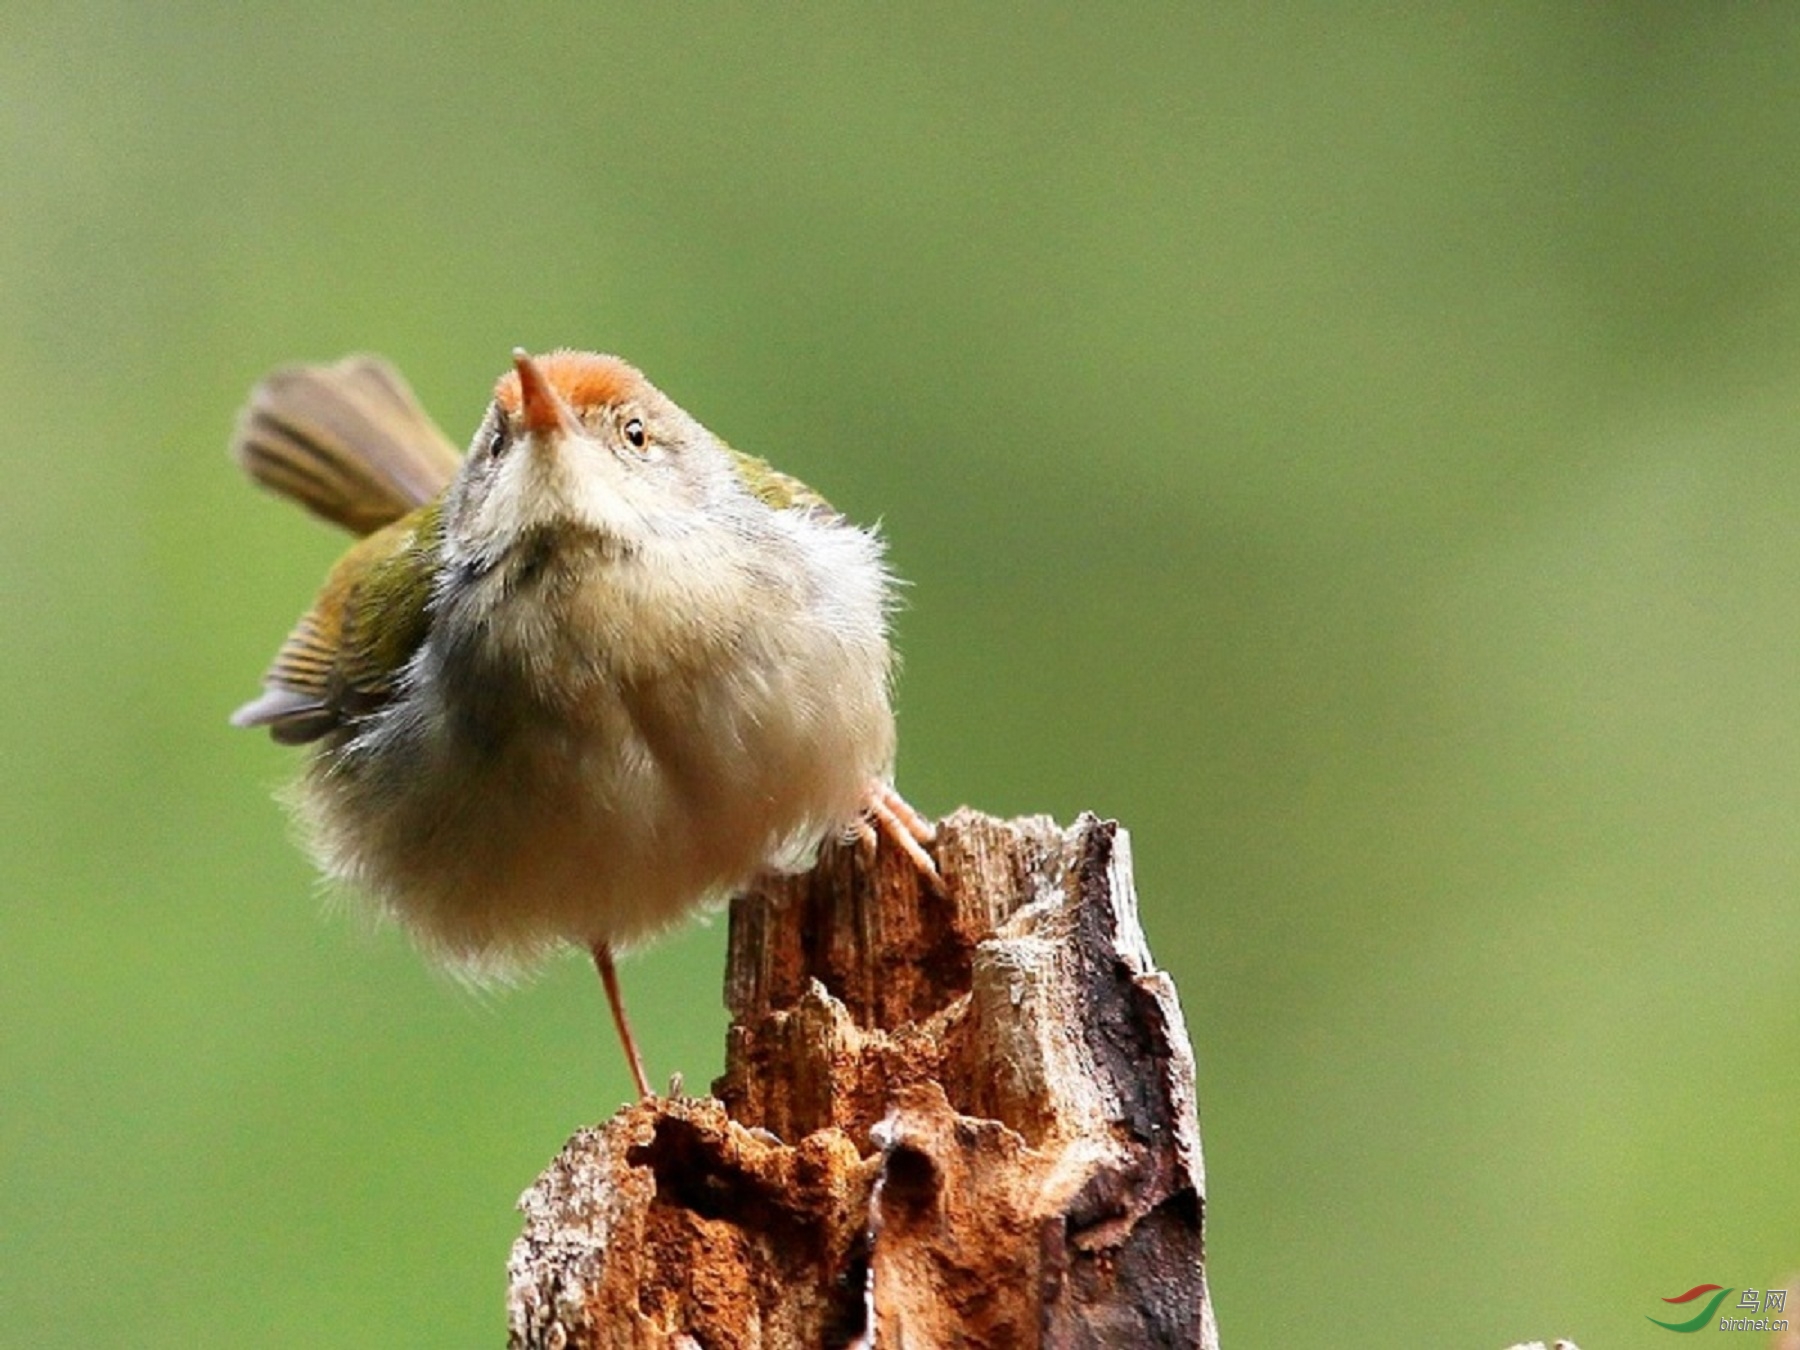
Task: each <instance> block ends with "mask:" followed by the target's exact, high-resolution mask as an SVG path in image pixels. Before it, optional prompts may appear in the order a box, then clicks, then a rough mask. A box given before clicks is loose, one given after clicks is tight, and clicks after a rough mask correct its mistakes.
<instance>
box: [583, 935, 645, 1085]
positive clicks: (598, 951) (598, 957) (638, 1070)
mask: <svg viewBox="0 0 1800 1350" xmlns="http://www.w3.org/2000/svg"><path fill="white" fill-rule="evenodd" d="M593 953H594V968H595V969H596V970H598V971H599V972H600V983H601V984H603V985H605V986H606V1001H607V1003H608V1005H610V1006H611V1008H612V1015H613V1025H614V1026H615V1027H617V1028H618V1029H619V1044H620V1045H622V1046H624V1047H625V1058H626V1060H627V1062H629V1063H630V1065H631V1079H632V1081H633V1082H634V1083H636V1084H637V1090H638V1096H640V1097H643V1098H646V1099H647V1098H650V1097H654V1096H655V1095H656V1094H655V1093H654V1092H652V1091H650V1080H649V1079H648V1078H646V1077H645V1076H644V1058H643V1056H642V1055H640V1054H638V1048H637V1037H635V1036H633V1035H632V1034H631V1022H630V1020H629V1019H628V1018H627V1017H626V1016H625V1000H624V998H623V997H622V996H621V995H620V993H619V972H618V971H616V970H614V969H613V957H612V948H611V947H608V946H607V945H606V944H605V943H604V942H596V943H595V944H594V946H593Z"/></svg>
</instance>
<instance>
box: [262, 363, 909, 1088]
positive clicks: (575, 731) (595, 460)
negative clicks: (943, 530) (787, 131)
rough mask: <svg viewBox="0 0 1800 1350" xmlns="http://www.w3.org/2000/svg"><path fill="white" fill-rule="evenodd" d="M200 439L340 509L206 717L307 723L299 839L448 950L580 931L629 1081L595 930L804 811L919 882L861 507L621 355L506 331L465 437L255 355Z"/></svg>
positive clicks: (383, 390)
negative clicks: (264, 664)
mask: <svg viewBox="0 0 1800 1350" xmlns="http://www.w3.org/2000/svg"><path fill="white" fill-rule="evenodd" d="M233 449H234V453H235V455H236V458H237V460H238V462H239V463H240V464H241V465H242V466H243V468H244V469H245V471H246V472H247V473H248V474H249V475H250V477H251V478H252V479H253V480H254V481H255V482H257V483H258V484H260V485H261V486H263V487H265V488H268V489H270V490H271V491H273V492H275V493H278V494H279V495H281V496H284V497H288V498H290V499H292V500H294V501H296V502H298V503H299V504H300V505H301V506H303V507H305V508H307V509H308V510H310V511H311V512H313V513H314V514H316V515H318V516H320V517H322V518H324V519H325V520H328V521H331V522H332V523H334V524H337V525H340V526H343V527H344V528H346V529H348V530H350V531H351V532H353V533H355V534H357V535H361V536H364V537H363V538H361V539H360V540H359V541H358V542H357V543H356V544H354V545H353V546H352V547H351V548H350V550H349V552H347V553H346V554H345V555H344V557H343V558H342V559H341V560H340V561H339V562H338V564H337V565H336V566H335V567H334V568H332V570H331V572H330V574H329V575H328V576H327V578H326V580H325V584H324V587H323V588H322V589H321V590H320V591H319V594H318V597H317V598H316V599H315V600H314V601H313V604H312V608H310V609H309V610H307V612H306V613H305V615H303V616H302V617H301V619H300V621H299V623H298V624H297V625H296V626H295V627H294V629H293V631H292V633H291V634H290V635H289V637H288V639H287V641H286V642H285V643H284V644H283V645H282V647H281V649H280V651H279V653H278V654H277V656H276V658H275V663H274V665H273V666H272V667H271V668H270V670H269V672H268V674H267V676H266V677H265V679H264V683H263V693H262V695H261V697H259V698H257V699H255V700H253V701H252V702H250V703H247V704H245V705H244V706H243V707H241V708H239V709H238V710H237V711H236V713H234V714H233V715H232V718H231V720H232V722H233V723H234V724H235V725H238V726H247V727H257V726H260V727H267V728H268V730H269V732H270V734H271V735H272V736H273V737H274V739H275V740H277V741H279V742H281V743H283V744H290V745H299V744H310V745H311V746H312V747H313V750H312V754H311V758H310V761H309V763H308V765H307V768H306V771H305V774H304V776H303V778H302V780H301V782H300V784H299V787H298V790H297V791H296V792H295V793H294V795H293V805H294V808H295V812H296V815H297V816H298V818H299V820H300V822H301V825H302V827H303V831H304V834H305V837H306V839H307V841H308V843H309V846H310V848H311V851H312V853H313V855H314V857H315V859H316V861H317V862H318V864H319V867H320V869H321V870H322V871H323V872H324V873H325V874H326V875H327V876H328V877H330V878H332V879H334V880H336V881H339V882H343V883H346V884H348V885H349V886H350V887H352V888H353V889H355V890H357V891H360V892H362V893H363V894H365V895H366V896H368V897H369V899H370V900H371V901H372V902H373V903H374V904H375V905H376V906H377V907H378V909H379V910H380V911H382V912H384V913H386V914H388V915H391V916H392V917H394V918H395V919H397V920H398V921H399V922H400V923H401V924H402V925H403V926H404V927H405V928H407V929H408V930H409V931H410V932H411V933H412V934H413V935H414V937H415V938H416V939H417V940H418V941H419V942H420V944H421V945H422V946H423V947H425V948H426V949H427V950H428V951H430V952H431V953H433V954H435V955H437V956H439V957H441V958H443V959H445V960H446V961H447V962H449V963H450V964H452V965H453V966H455V967H457V968H459V969H462V970H465V971H468V972H470V973H473V974H475V975H477V976H479V975H483V974H494V973H504V972H506V971H508V970H511V969H515V968H517V967H519V966H521V965H523V964H526V963H529V962H531V961H532V960H533V959H535V958H538V957H540V956H542V955H544V954H546V953H547V952H549V951H551V950H554V949H556V948H559V947H562V946H567V945H573V946H576V947H579V948H582V949H585V950H586V951H588V952H589V953H591V955H592V957H593V960H594V964H595V965H596V967H597V968H598V970H599V973H600V977H601V980H602V982H603V984H604V986H605V990H606V996H607V1001H608V1004H609V1005H610V1007H611V1009H612V1015H613V1020H614V1023H615V1025H616V1026H617V1028H618V1033H619V1039H620V1042H621V1044H622V1045H623V1047H624V1050H625V1055H626V1059H627V1060H628V1062H629V1064H630V1068H631V1072H632V1077H633V1079H634V1081H635V1083H636V1086H637V1090H638V1092H639V1094H640V1095H641V1096H645V1097H648V1096H650V1095H651V1091H650V1087H649V1082H648V1080H647V1078H646V1077H645V1074H644V1067H643V1060H642V1057H641V1056H640V1055H639V1053H638V1049H637V1044H636V1041H635V1039H634V1038H633V1036H632V1033H631V1026H630V1022H629V1021H628V1019H627V1017H626V1014H625V1006H624V1002H623V999H622V998H621V996H620V992H619V984H618V977H617V974H616V972H615V970H614V963H613V962H614V956H615V954H616V953H618V952H620V951H622V950H625V949H627V948H630V947H632V946H634V945H636V944H639V943H642V942H644V941H646V940H647V939H649V938H652V937H654V936H656V935H657V934H658V933H659V932H660V931H662V930H664V929H667V928H668V927H670V926H671V925H672V924H674V923H675V922H677V921H678V920H680V919H681V918H682V917H683V916H685V915H687V914H689V913H690V912H691V911H693V910H695V909H696V908H698V907H701V906H704V905H706V904H708V903H716V902H717V901H719V900H721V899H723V898H725V897H728V896H729V895H730V894H732V893H733V892H734V891H736V890H739V889H741V888H742V887H744V886H745V885H746V884H747V883H749V882H750V881H751V880H752V879H753V878H755V877H756V876H757V875H759V874H762V873H764V872H765V871H770V870H776V871H780V870H795V869H798V868H801V867H804V866H806V865H808V863H809V862H810V860H811V859H812V857H813V856H814V855H815V853H816V851H817V849H818V848H819V846H820V845H821V844H822V843H823V842H824V841H825V840H827V839H828V838H830V837H832V836H833V835H834V834H836V835H848V834H849V833H851V832H854V831H860V832H861V833H862V834H863V835H864V836H865V837H869V836H872V835H875V834H876V833H877V832H879V834H880V835H882V836H885V837H886V838H888V839H889V840H891V841H892V842H893V843H895V844H897V845H898V846H899V847H901V848H902V849H904V850H905V851H906V852H907V853H908V854H909V855H910V856H911V858H912V859H913V861H914V863H915V864H916V866H917V867H918V869H919V871H920V873H921V875H922V877H923V878H924V880H925V882H926V884H928V885H932V886H934V887H935V886H936V885H937V884H938V882H937V872H936V867H935V864H934V863H933V861H932V858H931V855H930V853H929V852H927V851H926V848H925V845H926V844H929V843H930V842H931V840H932V830H931V827H930V825H929V824H928V823H927V822H926V821H925V820H924V819H923V818H922V817H921V816H920V815H919V814H918V813H917V812H915V811H914V810H913V809H912V808H911V807H910V806H908V805H907V803H906V802H905V800H904V799H903V798H901V797H900V795H899V794H898V793H897V792H896V791H895V789H894V786H893V765H894V718H893V711H892V704H891V699H890V689H891V679H892V673H893V664H894V658H893V653H892V649H891V647H890V646H889V641H888V617H889V614H890V612H891V610H892V608H893V602H894V584H895V583H894V580H893V578H892V576H891V574H890V573H889V572H888V570H887V568H886V566H885V564H884V562H883V558H882V545H881V542H880V540H879V539H878V538H877V537H876V535H875V534H873V533H872V532H870V531H868V530H864V529H860V528H858V527H857V526H855V525H853V524H851V523H850V522H849V521H847V520H846V519H845V518H844V517H843V516H841V515H839V514H838V513H837V512H836V511H834V510H832V508H831V507H830V506H828V505H827V504H826V502H825V500H824V499H823V498H822V497H820V496H819V495H818V494H817V493H816V492H814V491H813V490H812V489H811V488H809V487H807V486H806V485H805V484H803V483H801V482H800V481H799V480H797V479H795V478H792V477H789V476H788V475H786V474H784V473H780V472H778V471H777V470H775V469H773V468H771V467H770V466H769V465H768V464H767V463H765V462H764V461H763V460H761V459H758V458H756V457H754V456H752V455H748V454H744V453H742V452H741V451H737V450H733V449H732V448H730V447H729V446H727V445H726V444H725V443H724V442H722V441H720V440H719V439H718V438H717V437H715V436H714V435H713V434H712V433H711V432H709V431H708V430H707V429H706V428H705V427H703V426H701V425H700V423H699V422H697V421H695V420H694V419H693V418H692V417H690V416H689V415H688V414H687V413H685V412H683V411H682V410H681V409H680V408H679V407H677V406H676V405H675V403H674V402H673V401H671V400H670V399H669V398H668V397H667V396H666V395H664V394H663V393H662V392H661V391H659V390H658V389H656V388H655V387H654V386H653V385H652V384H651V383H650V382H649V381H648V380H646V379H645V378H644V376H643V375H642V374H641V373H640V372H639V371H638V370H636V369H635V368H634V367H632V366H630V365H628V364H626V363H625V362H624V361H622V360H620V359H619V358H617V357H614V356H603V355H599V354H596V353H593V352H579V351H556V352H552V353H549V354H548V355H544V356H532V355H529V354H528V353H526V352H525V351H524V350H522V349H521V350H515V351H514V353H513V359H512V368H511V369H510V370H508V371H507V372H506V373H505V374H503V375H502V376H501V378H500V380H499V381H498V383H497V384H496V386H495V388H494V397H493V401H492V403H491V404H490V406H489V407H488V410H487V414H486V416H485V417H484V418H483V420H482V422H481V425H480V427H479V429H478V430H477V431H476V433H475V437H474V440H473V441H472V443H471V445H470V448H469V451H468V453H467V455H466V456H458V454H457V452H456V451H455V449H454V448H453V447H452V445H451V444H450V442H449V441H448V439H447V438H446V437H445V436H444V434H443V432H441V431H440V430H439V429H438V427H437V426H436V424H435V423H434V422H433V421H432V420H431V418H430V417H429V415H428V414H426V412H425V411H424V410H423V409H422V408H421V407H420V406H419V403H418V401H417V400H416V399H415V398H414V396H413V394H412V391H411V390H410V389H409V388H408V387H407V385H406V383H405V381H404V380H403V379H401V377H400V376H399V374H398V373H397V372H396V371H394V370H393V368H392V367H390V366H389V365H387V364H386V363H385V362H383V361H381V360H379V359H377V358H374V357H369V356H353V357H349V358H346V359H345V360H343V361H340V362H337V363H336V364H333V365H324V366H291V367H285V368H283V369H280V370H277V371H275V372H274V373H273V374H271V375H270V376H269V377H268V378H267V379H265V380H264V381H263V382H262V383H261V384H260V385H259V386H258V387H257V388H256V389H255V390H254V391H253V392H252V394H251V397H250V401H249V404H248V406H247V407H246V408H245V410H244V412H243V414H242V416H241V418H240V420H239V423H238V428H237V433H236V437H235V439H234V446H233Z"/></svg>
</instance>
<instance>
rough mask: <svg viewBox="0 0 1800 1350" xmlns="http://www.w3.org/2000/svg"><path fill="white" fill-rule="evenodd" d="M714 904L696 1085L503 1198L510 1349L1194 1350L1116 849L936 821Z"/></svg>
mask: <svg viewBox="0 0 1800 1350" xmlns="http://www.w3.org/2000/svg"><path fill="white" fill-rule="evenodd" d="M936 851H937V856H938V863H939V868H940V871H941V872H942V874H943V877H944V881H945V894H944V895H942V896H937V895H933V894H932V893H931V892H930V891H929V890H928V889H926V888H924V887H922V886H921V885H920V884H919V879H918V877H917V875H916V873H915V872H914V871H913V870H912V868H911V867H910V865H909V864H908V863H907V862H906V861H905V860H904V859H903V858H901V857H900V856H898V855H897V854H893V853H890V851H889V850H888V849H886V848H883V849H882V850H881V851H880V852H879V853H878V854H872V853H871V852H870V850H869V849H868V847H867V846H866V845H859V846H844V847H834V848H831V849H828V850H827V851H826V854H825V856H824V857H823V858H822V859H821V861H820V863H819V865H818V866H817V867H815V868H814V869H813V870H812V871H811V872H808V873H806V874H805V875H802V876H797V877H788V878H779V879H774V880H771V881H770V882H769V883H767V884H766V885H765V886H763V887H762V888H760V889H759V890H757V891H754V892H752V893H750V894H747V895H745V896H742V897H740V898H739V899H737V900H736V901H734V902H733V904H732V907H731V938H730V949H729V959H728V969H727V975H726V989H725V993H726V1004H727V1006H728V1008H729V1009H730V1012H731V1017H732V1022H731V1029H730V1031H729V1033H728V1041H727V1049H726V1069H725V1074H724V1076H723V1077H722V1078H720V1079H719V1080H718V1081H717V1082H716V1083H715V1084H714V1085H713V1091H714V1096H713V1097H712V1098H704V1099H696V1098H687V1097H677V1098H674V1099H666V1100H665V1099H659V1100H655V1101H650V1102H643V1103H639V1104H637V1105H635V1106H631V1107H628V1108H626V1109H624V1110H622V1111H621V1112H620V1113H619V1114H618V1115H616V1116H614V1117H613V1119H612V1120H610V1121H608V1122H607V1123H605V1124H604V1125H600V1126H597V1127H595V1128H592V1129H587V1130H583V1131H581V1132H580V1133H578V1134H577V1135H576V1136H575V1137H574V1138H573V1139H571V1140H570V1141H569V1143H568V1145H567V1146H566V1147H565V1148H564V1149H563V1151H562V1153H561V1154H559V1155H558V1157H557V1158H556V1159H555V1161H554V1162H552V1164H551V1165H550V1167H549V1168H548V1170H546V1171H545V1173H544V1174H543V1176H542V1177H540V1178H539V1179H538V1181H537V1183H536V1184H535V1185H534V1186H533V1187H532V1188H531V1189H530V1190H529V1191H527V1192H526V1194H525V1196H524V1197H523V1199H522V1200H521V1202H520V1206H521V1208H522V1210H523V1211H524V1213H525V1217H526V1223H525V1231H524V1233H523V1235H522V1236H521V1237H520V1238H519V1240H518V1242H517V1244H516V1245H515V1247H514V1249H513V1254H512V1260H511V1262H510V1265H509V1276H510V1282H511V1289H510V1294H509V1299H508V1311H509V1326H510V1333H511V1344H512V1345H514V1346H516V1347H552V1348H554V1350H570V1348H572V1347H609V1348H611V1347H617V1348H619V1350H625V1348H626V1347H631V1348H634V1350H635V1348H637V1347H665V1346H667V1347H707V1348H708V1350H712V1348H713V1347H718V1348H719V1350H724V1348H725V1347H747V1348H752V1350H757V1348H772V1347H799V1346H807V1347H811V1346H826V1347H840V1346H841V1347H849V1346H869V1345H881V1346H906V1347H926V1346H951V1345H958V1346H1037V1345H1044V1346H1121V1347H1125V1346H1197V1347H1216V1345H1217V1331H1216V1328H1215V1326H1214V1322H1213V1315H1212V1308H1211V1304H1210V1302H1209V1300H1208V1296H1207V1290H1206V1281H1205V1275H1204V1262H1203V1256H1204V1252H1203V1246H1202V1241H1201V1229H1202V1220H1203V1217H1204V1210H1205V1198H1204V1197H1205V1185H1204V1175H1203V1171H1202V1165H1201V1157H1200V1135H1199V1130H1198V1126H1197V1123H1196V1117H1195V1104H1194V1067H1193V1056H1192V1052H1191V1050H1190V1049H1189V1046H1188V1041H1187V1035H1186V1031H1185V1029H1184V1027H1183V1023H1182V1020H1181V1013H1180V1007H1179V1004H1178V1003H1177V1000H1176V996H1175V990H1174V986H1173V984H1172V983H1171V982H1170V980H1169V978H1168V976H1166V975H1165V974H1163V973H1162V972H1161V971H1159V970H1157V969H1156V968H1155V966H1154V964H1153V963H1152V961H1151V958H1150V953H1149V950H1148V948H1147V947H1146V945H1145V943H1144V938H1143V933H1142V930H1141V928H1140V927H1139V924H1138V917H1137V900H1136V895H1135V892H1134V890H1133V887H1132V880H1131V868H1130V853H1129V844H1128V840H1127V837H1126V835H1125V833H1124V831H1122V830H1121V829H1119V827H1118V826H1117V825H1116V824H1114V823H1111V822H1105V821H1100V820H1097V819H1095V818H1094V817H1092V816H1083V817H1082V818H1081V819H1080V820H1079V821H1077V822H1076V824H1075V825H1074V827H1073V828H1071V829H1069V830H1067V831H1065V830H1062V829H1060V828H1058V827H1057V826H1056V825H1055V824H1054V823H1053V822H1051V821H1049V820H1048V819H1046V818H1042V817H1033V818H1027V819H1022V820H1015V821H999V820H994V819H992V818H989V817H986V816H982V815H979V814H977V813H975V812H972V811H967V810H965V811H961V812H958V813H957V814H955V815H953V816H951V817H950V818H949V819H947V820H946V821H944V822H942V824H941V825H940V827H939V838H938V843H937V846H936Z"/></svg>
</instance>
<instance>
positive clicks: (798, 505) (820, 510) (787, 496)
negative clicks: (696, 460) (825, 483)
mask: <svg viewBox="0 0 1800 1350" xmlns="http://www.w3.org/2000/svg"><path fill="white" fill-rule="evenodd" d="M725 449H726V452H727V453H728V454H729V455H730V456H731V462H732V464H733V466H735V467H736V469H737V472H738V477H739V478H741V479H743V482H744V486H745V487H747V488H749V489H750V495H751V496H753V497H755V498H756V499H757V500H758V501H759V502H761V503H762V504H763V505H764V506H770V507H773V508H774V509H775V510H777V511H804V512H805V513H807V514H808V515H818V516H827V517H831V518H833V519H835V518H837V517H838V514H839V513H838V512H837V511H835V510H834V509H832V505H831V503H830V502H828V501H826V500H825V499H824V498H823V497H821V496H820V495H819V494H818V493H816V492H814V491H813V490H812V489H811V488H809V487H808V486H807V485H806V484H805V483H802V482H801V481H800V480H799V479H798V478H795V477H794V476H793V475H792V474H786V473H783V472H782V471H781V470H780V469H777V468H775V467H774V466H773V465H772V464H770V463H769V461H768V460H766V459H763V458H761V457H759V456H757V455H750V454H746V453H745V452H744V451H742V450H733V449H732V448H731V447H730V446H726V447H725Z"/></svg>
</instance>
